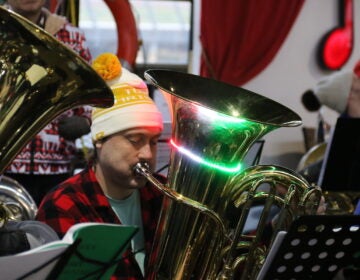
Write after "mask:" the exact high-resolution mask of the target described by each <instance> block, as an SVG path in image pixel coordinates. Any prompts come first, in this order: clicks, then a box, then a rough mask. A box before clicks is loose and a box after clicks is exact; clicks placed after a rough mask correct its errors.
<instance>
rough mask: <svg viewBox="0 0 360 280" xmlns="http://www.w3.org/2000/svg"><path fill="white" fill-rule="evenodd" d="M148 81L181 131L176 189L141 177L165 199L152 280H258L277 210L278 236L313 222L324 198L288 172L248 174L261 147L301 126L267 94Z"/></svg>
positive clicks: (181, 80)
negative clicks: (250, 154) (310, 217)
mask: <svg viewBox="0 0 360 280" xmlns="http://www.w3.org/2000/svg"><path fill="white" fill-rule="evenodd" d="M145 78H146V79H147V80H148V81H149V82H150V83H152V84H153V85H155V86H156V87H157V88H159V89H160V90H161V91H162V93H163V94H164V96H165V97H166V99H167V100H168V101H169V105H170V107H171V111H172V122H173V127H172V139H171V145H172V151H171V156H170V167H169V172H168V180H169V182H168V185H162V184H160V183H159V182H158V181H156V179H155V178H154V177H153V176H152V175H151V173H150V172H149V170H147V168H146V166H144V165H142V164H141V163H139V164H138V165H137V168H136V170H137V171H138V172H139V173H140V174H142V175H144V176H145V177H146V178H147V179H148V180H149V181H150V182H152V183H153V184H154V185H155V186H156V187H158V188H159V189H160V190H161V191H162V192H163V193H164V194H165V199H164V203H163V208H162V212H161V217H160V221H159V226H158V228H157V232H156V236H155V242H154V246H153V250H152V253H151V255H150V260H149V268H150V276H149V279H233V278H236V279H240V277H241V278H242V279H255V277H256V274H257V273H258V271H259V269H260V267H261V265H262V263H263V261H264V258H265V256H266V253H267V251H268V248H269V246H267V247H266V246H265V247H263V246H262V243H263V241H264V235H265V228H266V225H267V224H266V222H267V221H268V216H269V212H270V208H271V207H273V206H277V207H278V208H279V215H278V222H277V223H276V227H275V228H274V234H275V233H276V232H277V231H278V230H280V229H285V228H286V227H287V226H288V225H289V222H291V221H292V220H293V219H295V218H296V217H298V216H299V215H302V214H310V213H311V214H312V213H315V211H316V208H317V205H318V203H319V200H320V197H321V191H320V189H318V188H316V187H312V186H309V184H308V183H307V182H306V181H305V180H304V179H303V178H302V177H300V176H298V175H297V174H296V173H295V172H293V171H291V170H288V169H286V168H283V167H278V166H254V167H250V168H248V169H245V170H244V168H243V163H242V161H243V159H244V156H245V155H246V153H247V151H248V150H249V148H250V147H251V145H252V144H253V143H254V142H255V141H256V140H258V139H259V138H261V137H262V136H264V135H265V134H266V133H268V132H270V131H272V130H274V129H276V128H278V127H292V126H297V125H300V124H301V119H300V118H299V116H298V115H297V114H295V113H294V112H292V111H291V110H289V109H288V108H286V107H284V106H283V105H281V104H279V103H277V102H275V101H272V100H270V99H268V98H265V97H263V96H261V95H258V94H256V93H253V92H250V91H247V90H245V89H242V88H238V87H234V86H230V85H227V84H224V83H221V82H217V81H215V80H211V79H207V78H202V77H199V76H196V75H191V74H185V73H179V72H172V71H166V70H149V71H146V72H145ZM279 186H281V187H282V188H285V190H286V192H285V193H281V192H279ZM256 204H260V205H262V206H263V211H262V214H261V216H260V217H259V222H258V225H257V230H256V235H255V236H251V235H248V234H245V232H244V226H245V223H246V221H247V216H248V213H249V211H250V209H251V208H252V206H254V205H256ZM240 268H241V269H240Z"/></svg>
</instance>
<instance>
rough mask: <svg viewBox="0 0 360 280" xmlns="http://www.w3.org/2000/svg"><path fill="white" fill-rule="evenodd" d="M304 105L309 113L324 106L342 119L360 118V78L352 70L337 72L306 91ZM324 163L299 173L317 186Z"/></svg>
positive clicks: (308, 167)
mask: <svg viewBox="0 0 360 280" xmlns="http://www.w3.org/2000/svg"><path fill="white" fill-rule="evenodd" d="M302 103H303V104H304V106H305V108H307V109H308V110H309V111H317V110H319V109H320V108H321V106H323V105H324V106H327V107H328V108H330V109H332V110H334V111H336V112H337V113H339V117H340V118H360V78H359V76H358V75H357V74H356V73H355V72H354V71H351V70H342V71H339V72H336V73H334V74H332V75H330V76H328V77H326V78H324V79H322V80H320V81H319V82H318V84H317V85H316V87H315V88H314V89H313V90H309V91H306V92H305V93H304V94H303V96H302ZM321 128H322V127H321V125H320V129H321ZM322 134H324V133H322ZM323 141H326V139H323ZM322 161H323V160H322V159H320V160H318V161H316V162H314V163H312V164H311V165H309V166H307V167H305V168H304V169H303V170H300V171H299V173H300V174H301V175H303V176H304V177H305V178H306V179H307V180H308V181H309V182H310V183H315V184H316V183H317V181H318V178H319V175H320V170H321V167H322Z"/></svg>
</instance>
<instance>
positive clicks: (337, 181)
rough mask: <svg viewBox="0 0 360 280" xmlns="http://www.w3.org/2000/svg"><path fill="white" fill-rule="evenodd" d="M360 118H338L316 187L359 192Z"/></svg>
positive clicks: (327, 189)
mask: <svg viewBox="0 0 360 280" xmlns="http://www.w3.org/2000/svg"><path fill="white" fill-rule="evenodd" d="M359 173H360V118H356V119H355V118H338V120H337V122H336V126H335V129H334V130H333V131H332V134H331V136H330V139H329V143H328V145H327V147H326V151H325V155H324V160H323V164H322V167H321V171H320V176H319V181H318V185H319V186H320V187H321V188H322V189H323V190H326V191H360V177H359Z"/></svg>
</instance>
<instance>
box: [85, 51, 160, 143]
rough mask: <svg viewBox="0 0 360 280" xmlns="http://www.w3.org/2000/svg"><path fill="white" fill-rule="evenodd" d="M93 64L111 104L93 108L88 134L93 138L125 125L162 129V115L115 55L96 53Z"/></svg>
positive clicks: (125, 126) (144, 87) (117, 130)
mask: <svg viewBox="0 0 360 280" xmlns="http://www.w3.org/2000/svg"><path fill="white" fill-rule="evenodd" d="M119 65H120V67H119ZM93 68H94V69H95V70H96V71H97V72H98V73H99V75H101V76H102V77H103V78H104V79H105V80H106V82H107V84H108V85H109V87H110V88H111V89H112V91H113V93H114V97H115V102H114V105H113V106H112V107H110V108H105V109H103V108H95V109H94V110H93V112H92V124H91V137H92V140H93V141H94V142H95V141H98V140H100V139H102V138H104V137H106V136H109V135H112V134H114V133H117V132H119V131H123V130H126V129H129V128H135V127H157V128H159V130H160V131H162V130H163V120H162V115H161V113H160V111H159V110H158V108H157V107H156V105H155V103H154V101H153V100H152V99H151V98H150V97H149V92H148V88H147V86H146V84H145V83H144V81H143V80H142V79H141V78H140V77H139V76H137V75H135V74H133V73H131V72H129V71H128V70H126V69H125V68H122V67H121V64H120V61H119V59H118V58H117V57H116V56H115V55H113V54H109V53H105V54H102V55H100V56H99V57H97V58H96V59H95V60H94V62H93Z"/></svg>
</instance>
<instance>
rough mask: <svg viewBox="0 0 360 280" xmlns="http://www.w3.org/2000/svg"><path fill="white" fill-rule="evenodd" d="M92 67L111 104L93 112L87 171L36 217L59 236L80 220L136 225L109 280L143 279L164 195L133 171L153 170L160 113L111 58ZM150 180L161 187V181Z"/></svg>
mask: <svg viewBox="0 0 360 280" xmlns="http://www.w3.org/2000/svg"><path fill="white" fill-rule="evenodd" d="M93 67H94V69H95V70H96V71H97V72H98V73H99V75H101V76H102V77H103V78H104V79H105V80H106V81H107V83H108V85H109V86H110V88H111V89H112V90H113V93H114V97H115V103H114V105H113V106H112V107H111V108H107V109H98V108H95V109H94V110H93V112H92V125H91V136H92V140H93V144H94V155H93V158H92V159H91V160H90V161H89V165H88V166H87V168H85V169H84V170H82V171H81V172H80V173H77V174H76V175H74V176H73V177H71V178H69V179H68V180H66V181H65V182H62V183H60V184H59V185H58V186H57V187H55V188H54V189H53V190H52V191H51V192H49V193H48V194H47V195H46V196H45V198H44V199H43V201H42V203H41V205H40V207H39V211H38V214H37V217H36V219H37V220H38V221H42V222H45V223H46V224H48V225H49V226H51V227H52V228H53V229H54V230H55V231H56V232H57V234H58V235H59V237H60V238H62V237H63V236H64V234H65V233H66V231H67V230H68V229H69V228H70V227H71V226H72V225H74V224H77V223H82V222H104V223H114V224H125V225H136V226H138V227H139V232H138V233H137V234H136V235H135V237H134V239H133V240H132V241H131V248H129V249H128V250H127V251H126V252H125V254H124V256H123V260H122V261H120V262H119V265H118V267H117V270H116V273H115V275H114V277H113V278H112V279H143V277H145V278H146V257H147V256H148V253H149V252H150V249H151V245H152V243H153V239H154V235H155V229H156V226H157V221H158V218H159V214H160V208H161V204H162V197H163V196H162V194H161V193H160V191H158V190H157V189H156V188H155V187H154V186H152V185H151V184H150V183H148V182H147V180H146V179H145V178H144V177H143V176H140V175H137V174H136V172H135V171H134V168H135V165H136V164H137V163H138V162H142V163H146V164H148V166H149V168H150V170H151V171H153V170H154V168H155V164H156V153H157V142H158V139H159V137H160V134H161V133H162V130H163V120H162V115H161V113H160V111H159V110H158V108H157V107H156V105H155V103H154V102H153V101H152V99H151V98H150V97H149V95H148V89H147V86H146V84H145V83H144V81H143V80H142V79H140V78H139V77H138V76H137V75H135V74H133V73H131V72H129V71H128V70H126V69H125V68H122V67H121V63H120V61H119V59H118V58H117V57H116V56H115V55H114V54H110V53H104V54H101V55H100V56H99V57H97V58H96V59H95V60H94V62H93ZM155 176H156V178H157V179H158V180H160V181H161V182H164V183H165V177H162V176H161V175H156V174H155Z"/></svg>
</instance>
